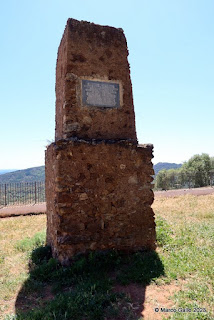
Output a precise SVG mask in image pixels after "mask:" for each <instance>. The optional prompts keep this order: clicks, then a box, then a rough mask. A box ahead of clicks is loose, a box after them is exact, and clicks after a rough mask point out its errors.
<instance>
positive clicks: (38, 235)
mask: <svg viewBox="0 0 214 320" xmlns="http://www.w3.org/2000/svg"><path fill="white" fill-rule="evenodd" d="M213 200H214V196H213V195H209V196H201V197H193V196H184V197H183V196H182V197H178V198H166V199H163V198H158V199H157V200H155V202H154V205H153V208H154V211H155V214H156V224H157V229H156V230H157V244H158V248H157V252H156V253H154V252H142V253H139V252H138V253H135V254H131V255H124V254H121V253H120V252H117V251H114V250H113V251H108V252H105V253H91V254H89V255H87V256H79V257H78V258H76V260H75V261H74V263H73V265H72V266H70V267H62V266H60V265H59V264H58V262H57V261H56V260H55V259H53V258H52V256H51V250H50V248H49V247H46V246H44V239H45V234H44V232H43V231H42V230H44V229H45V223H46V221H45V216H28V217H18V218H11V219H2V220H1V221H0V246H1V247H0V280H1V283H0V285H1V286H0V301H1V302H0V319H4V320H6V319H7V320H15V319H17V320H24V319H25V320H37V319H39V320H49V319H51V320H52V319H57V320H62V319H75V320H76V319H77V320H78V319H84V320H86V319H95V320H96V319H100V320H101V319H104V318H106V319H108V320H109V319H126V320H131V319H133V320H137V319H139V318H140V316H138V315H137V313H136V311H135V307H132V306H134V303H135V301H134V300H132V298H130V297H127V296H125V295H124V294H120V293H118V292H116V291H115V290H114V287H115V286H116V285H119V286H123V285H126V286H128V285H129V284H133V283H139V284H142V285H145V286H149V287H147V288H153V291H152V292H153V295H154V296H152V297H151V298H150V300H149V301H150V302H149V303H150V305H152V306H153V307H156V306H157V303H158V296H156V295H155V290H156V288H160V290H161V288H162V286H163V287H164V288H167V287H170V285H172V286H173V285H174V284H176V287H177V288H179V289H178V290H177V291H176V293H175V294H172V295H170V297H169V298H167V299H166V302H168V301H170V303H171V306H172V307H173V308H191V309H192V310H193V309H194V308H197V307H198V308H205V309H206V310H207V312H191V313H173V314H167V316H169V318H168V319H172V320H176V319H178V320H181V319H186V320H193V319H194V320H195V319H199V320H205V319H206V320H211V319H213V314H212V313H211V312H212V311H211V310H212V308H213V305H214V299H213V296H214V294H213V288H214V276H213V275H214V272H213V267H214V265H213V261H214V254H213V243H214V219H213V216H214V205H213V203H214V201H213ZM19 290H20V292H19ZM146 290H147V289H146ZM18 292H19V294H18V298H17V300H16V309H15V310H12V309H11V308H10V305H11V301H12V299H14V297H15V296H16V294H17V293H18ZM161 292H162V291H161ZM162 298H163V297H162ZM152 299H153V300H154V303H153V300H152ZM161 301H163V300H161ZM161 303H163V302H161ZM158 306H159V305H158ZM161 306H162V307H164V306H163V305H161ZM141 307H142V305H141ZM153 307H152V309H153ZM1 310H2V311H1ZM196 310H197V309H196ZM141 311H142V308H141ZM6 312H7V313H8V315H7V316H6V315H5V313H6ZM13 314H14V315H13ZM15 314H16V315H15ZM165 316H166V314H162V318H163V319H164V317H165ZM152 317H153V318H154V319H155V313H154V314H153V315H152V314H151V318H152ZM145 319H146V318H145Z"/></svg>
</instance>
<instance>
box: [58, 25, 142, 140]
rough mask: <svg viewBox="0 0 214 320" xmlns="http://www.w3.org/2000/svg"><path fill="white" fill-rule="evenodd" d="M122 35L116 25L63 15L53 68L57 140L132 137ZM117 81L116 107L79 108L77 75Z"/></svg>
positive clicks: (79, 84) (123, 36) (80, 77)
mask: <svg viewBox="0 0 214 320" xmlns="http://www.w3.org/2000/svg"><path fill="white" fill-rule="evenodd" d="M127 56H128V50H127V45H126V38H125V35H124V33H123V31H122V30H121V29H116V28H112V27H108V26H100V25H95V24H93V23H89V22H85V21H76V20H74V19H68V22H67V25H66V28H65V32H64V35H63V38H62V41H61V43H60V46H59V50H58V59H57V68H56V97H57V99H56V140H58V139H62V138H70V137H78V138H81V139H130V140H133V141H135V142H136V141H137V137H136V131H135V115H134V106H133V99H132V86H131V79H130V71H129V64H128V60H127ZM85 78H87V79H91V80H96V79H99V80H105V81H111V80H119V81H120V84H121V106H120V108H118V109H115V108H111V109H110V108H97V107H84V106H82V103H81V99H80V97H81V92H80V91H81V79H85Z"/></svg>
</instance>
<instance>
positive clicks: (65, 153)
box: [46, 139, 155, 264]
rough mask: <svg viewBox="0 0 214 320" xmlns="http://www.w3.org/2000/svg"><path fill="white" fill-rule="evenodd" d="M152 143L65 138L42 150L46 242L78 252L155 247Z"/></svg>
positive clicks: (63, 253) (61, 254)
mask: <svg viewBox="0 0 214 320" xmlns="http://www.w3.org/2000/svg"><path fill="white" fill-rule="evenodd" d="M152 149H153V146H152V145H135V144H133V143H131V142H129V141H127V140H120V141H113V140H101V141H97V140H90V141H86V140H78V139H66V140H58V141H57V142H55V143H52V144H51V145H50V146H49V147H48V148H47V151H46V202H47V243H48V244H50V245H51V247H52V252H53V256H54V257H55V258H57V259H58V260H59V261H60V262H61V263H62V264H69V263H70V261H71V260H72V257H73V256H74V255H75V254H77V253H87V252H89V251H91V250H107V249H117V250H123V251H137V250H142V249H155V222H154V214H153V211H152V209H151V204H152V202H153V199H154V196H153V191H152V186H151V182H152V180H153V178H152V175H153V174H154V171H153V167H152V163H151V159H152Z"/></svg>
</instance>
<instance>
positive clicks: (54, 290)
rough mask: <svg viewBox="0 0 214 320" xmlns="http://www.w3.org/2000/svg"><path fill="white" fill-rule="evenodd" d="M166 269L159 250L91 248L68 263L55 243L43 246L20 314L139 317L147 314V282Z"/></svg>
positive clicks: (28, 317)
mask: <svg viewBox="0 0 214 320" xmlns="http://www.w3.org/2000/svg"><path fill="white" fill-rule="evenodd" d="M163 275H164V267H163V264H162V262H161V260H160V258H159V256H158V254H157V253H156V252H155V251H141V252H136V253H133V252H132V253H124V252H120V251H116V250H108V251H105V252H90V253H88V254H87V255H77V256H75V257H74V258H73V263H72V264H71V265H70V266H66V267H65V266H62V265H61V264H60V263H59V262H58V261H57V260H56V259H54V258H53V257H52V253H51V248H50V247H49V246H46V247H39V248H37V249H35V250H34V251H32V253H31V257H30V260H29V277H28V279H27V280H26V281H25V283H24V285H23V286H22V288H21V290H20V291H19V294H18V296H17V299H16V304H15V308H16V319H17V320H37V319H40V320H52V319H57V320H63V319H74V320H86V319H94V320H95V319H97V320H98V319H99V320H102V319H108V320H111V319H112V320H128V319H136V320H137V319H139V318H140V317H143V310H144V302H145V292H146V287H147V286H148V285H149V284H150V283H151V281H152V280H155V279H156V278H158V277H160V276H163ZM130 306H132V307H130Z"/></svg>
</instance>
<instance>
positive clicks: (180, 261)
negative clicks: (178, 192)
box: [154, 196, 214, 320]
mask: <svg viewBox="0 0 214 320" xmlns="http://www.w3.org/2000/svg"><path fill="white" fill-rule="evenodd" d="M181 200H183V203H182V202H181ZM213 200H214V197H213V196H206V199H205V197H193V196H188V197H179V198H175V199H160V200H158V201H157V202H156V203H155V204H154V209H155V211H156V215H157V216H158V218H157V239H158V243H159V248H158V253H159V255H160V258H161V261H162V263H163V265H164V270H165V276H164V277H161V278H159V279H157V283H158V284H163V283H170V282H172V281H177V282H178V283H179V282H180V283H183V285H182V289H180V290H179V291H178V292H177V293H176V294H175V295H174V297H173V302H174V307H175V308H186V307H189V308H190V309H191V310H192V311H193V310H194V308H197V307H198V308H202V309H203V308H205V309H206V310H207V312H195V313H194V312H191V313H173V314H170V317H169V319H188V320H192V319H199V320H200V319H206V320H211V319H213V313H212V312H213V307H214V298H213V297H214V295H213V288H214V250H213V248H214V205H213ZM207 212H209V218H208V216H207ZM211 213H212V217H211Z"/></svg>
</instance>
